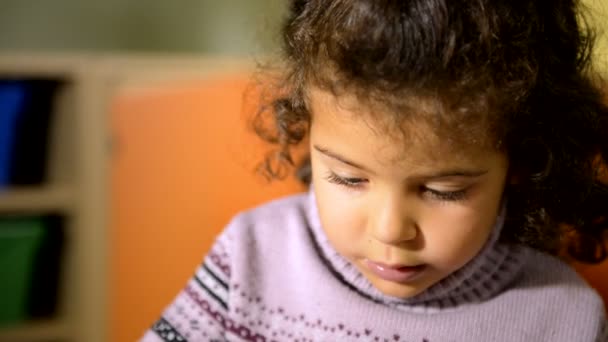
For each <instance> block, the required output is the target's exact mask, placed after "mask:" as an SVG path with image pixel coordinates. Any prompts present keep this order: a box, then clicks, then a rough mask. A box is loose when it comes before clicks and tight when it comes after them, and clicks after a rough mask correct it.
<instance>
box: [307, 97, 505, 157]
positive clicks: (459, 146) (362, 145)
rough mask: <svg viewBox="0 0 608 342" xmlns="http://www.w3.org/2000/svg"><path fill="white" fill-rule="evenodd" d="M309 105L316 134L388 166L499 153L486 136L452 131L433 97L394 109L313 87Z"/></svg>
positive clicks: (324, 142)
mask: <svg viewBox="0 0 608 342" xmlns="http://www.w3.org/2000/svg"><path fill="white" fill-rule="evenodd" d="M308 105H309V108H310V110H311V115H312V126H311V139H313V140H321V141H317V142H319V143H322V144H328V145H331V146H333V147H334V148H336V149H340V150H341V151H348V153H350V154H354V155H356V157H357V158H359V159H360V160H362V159H368V160H369V159H370V156H371V158H373V159H374V161H375V162H376V163H378V164H388V165H397V164H400V163H407V164H408V165H412V164H420V165H421V166H422V165H434V164H436V163H440V164H462V163H471V162H476V161H480V160H481V159H484V158H485V157H487V155H488V152H490V154H493V153H496V152H495V151H494V150H491V149H488V148H487V145H486V144H485V143H484V141H483V139H482V138H481V137H480V138H477V139H476V138H475V137H468V138H467V139H464V140H463V139H460V134H450V133H451V132H454V133H455V130H450V129H446V128H445V127H441V125H442V124H441V123H438V121H439V120H435V118H434V115H436V111H437V104H436V103H433V102H431V101H423V100H420V99H417V100H415V101H410V102H409V105H408V106H404V107H403V110H404V112H402V113H388V109H387V108H386V107H384V108H383V107H382V106H379V105H370V104H369V103H361V102H360V101H358V100H357V99H356V98H354V97H349V96H348V95H343V96H340V97H336V96H334V95H332V94H331V93H329V92H327V91H322V90H319V89H311V91H310V92H309V94H308ZM399 114H401V115H399ZM471 133H472V134H473V132H471ZM363 154H365V156H364V155H363Z"/></svg>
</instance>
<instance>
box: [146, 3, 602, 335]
mask: <svg viewBox="0 0 608 342" xmlns="http://www.w3.org/2000/svg"><path fill="white" fill-rule="evenodd" d="M580 18H581V17H579V14H578V12H577V10H576V1H575V0H552V1H512V0H511V1H491V0H473V1H471V0H449V1H448V0H409V1H397V0H348V1H347V0H309V1H306V0H294V1H292V2H291V6H290V14H289V17H288V20H287V22H286V23H285V26H284V31H283V34H284V43H285V44H284V46H285V48H284V53H285V62H286V65H285V68H284V69H283V70H285V74H284V79H283V80H284V83H283V88H281V90H280V91H279V92H277V93H276V94H278V95H277V97H276V98H275V99H274V102H273V106H272V107H271V110H270V111H269V112H270V113H271V114H272V118H273V120H274V124H273V125H272V126H271V127H274V128H273V129H270V130H269V128H268V127H269V126H268V125H267V121H264V120H263V114H264V113H262V114H260V115H262V116H259V117H258V118H259V119H260V120H259V121H258V128H259V133H260V134H261V135H262V137H264V138H266V139H267V140H268V141H270V142H273V143H275V144H276V146H277V150H276V153H274V154H273V155H272V156H271V157H272V158H269V159H268V160H266V164H265V165H267V167H266V169H265V170H266V171H267V172H268V174H269V175H271V176H272V175H274V176H276V175H277V174H279V173H281V170H282V169H281V168H282V167H283V166H284V165H286V164H297V163H299V160H298V158H297V156H298V151H300V147H301V146H307V147H308V148H307V149H306V150H307V152H308V153H307V154H306V155H305V156H303V158H302V163H301V164H300V165H301V168H300V175H301V176H303V178H304V179H307V178H309V179H311V180H312V182H311V186H310V188H311V190H310V192H309V193H307V194H302V195H296V196H292V197H288V198H284V199H280V200H277V201H274V202H272V203H269V204H267V205H264V206H261V207H258V208H256V209H253V210H250V211H247V212H245V213H242V214H240V215H238V216H237V217H236V218H234V220H233V221H232V222H231V223H230V224H229V225H228V227H227V228H226V229H225V231H224V232H223V233H222V234H221V235H220V236H219V238H218V239H217V242H216V243H215V245H214V246H213V247H212V249H211V251H210V252H209V254H208V256H207V257H206V258H205V260H204V262H203V263H202V264H201V265H200V267H198V268H197V270H196V273H195V275H194V277H193V278H192V280H191V281H189V282H188V284H187V285H186V287H185V289H184V290H183V291H182V292H181V293H180V294H179V295H178V296H177V298H176V299H175V301H174V302H173V304H171V305H170V306H169V307H168V308H167V309H166V311H165V312H164V313H163V315H162V318H160V320H159V321H158V322H156V323H155V324H154V325H153V326H152V328H151V329H150V330H149V331H148V332H147V333H146V334H145V336H144V338H143V340H144V341H220V340H221V341H224V340H231V341H412V342H423V341H426V342H442V341H484V342H485V341H551V342H560V341H563V342H573V341H608V329H607V328H606V320H605V315H604V307H603V304H602V301H601V299H600V297H599V296H598V295H597V294H596V293H595V292H594V291H593V290H592V289H590V288H589V287H588V286H587V285H586V283H585V282H584V281H583V280H582V279H581V278H580V277H579V276H577V274H576V273H575V271H573V270H572V269H571V268H570V267H569V266H568V265H567V264H566V263H565V262H564V261H561V260H560V258H561V259H568V260H578V261H586V262H597V261H601V260H602V259H604V258H605V255H606V249H605V245H604V236H605V235H604V234H605V232H606V231H607V230H608V222H607V218H608V206H607V203H608V187H607V186H606V185H605V184H602V183H601V182H600V180H599V178H600V170H601V168H602V165H605V162H606V161H608V108H607V107H606V105H604V104H602V99H601V93H600V90H599V88H598V87H597V84H599V83H597V82H596V81H597V80H596V79H594V78H593V77H595V76H593V74H592V72H591V67H590V61H589V56H590V54H591V42H592V39H591V36H590V35H589V32H588V31H587V30H586V28H585V26H584V25H581V24H580V22H581V21H580V20H579V21H578V22H577V19H580ZM269 112H268V111H267V112H266V113H269ZM277 161H278V162H279V163H278V164H277ZM558 257H560V258H558Z"/></svg>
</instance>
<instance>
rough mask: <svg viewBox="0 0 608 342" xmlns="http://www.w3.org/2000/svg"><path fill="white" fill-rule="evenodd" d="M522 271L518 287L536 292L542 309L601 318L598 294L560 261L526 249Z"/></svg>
mask: <svg viewBox="0 0 608 342" xmlns="http://www.w3.org/2000/svg"><path fill="white" fill-rule="evenodd" d="M522 271H523V272H522V273H521V278H520V281H519V282H518V285H519V286H518V288H520V289H524V290H526V289H527V290H529V291H528V292H530V293H534V294H535V295H540V296H541V297H540V298H542V299H543V300H542V303H543V305H542V310H549V311H553V310H555V311H553V312H559V313H562V314H563V315H574V316H579V315H583V316H587V317H589V318H590V319H593V317H596V318H597V319H598V320H603V319H605V309H604V302H603V300H602V297H601V296H600V295H599V294H598V293H597V291H596V290H595V289H593V288H592V287H591V286H590V285H589V284H588V283H587V282H586V281H585V280H584V279H583V277H582V276H581V275H579V274H578V273H577V272H576V270H575V269H574V268H573V267H571V266H570V265H568V264H567V263H565V262H564V261H562V260H560V259H558V258H557V257H554V256H552V255H549V254H546V253H542V252H539V251H536V250H530V253H529V259H528V262H527V263H526V264H525V266H524V269H523V270H522ZM564 318H566V317H564Z"/></svg>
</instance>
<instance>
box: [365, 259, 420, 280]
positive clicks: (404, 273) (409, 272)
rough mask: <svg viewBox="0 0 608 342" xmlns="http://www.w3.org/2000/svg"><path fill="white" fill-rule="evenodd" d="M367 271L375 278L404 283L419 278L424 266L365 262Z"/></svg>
mask: <svg viewBox="0 0 608 342" xmlns="http://www.w3.org/2000/svg"><path fill="white" fill-rule="evenodd" d="M364 263H365V265H366V266H367V269H368V270H369V271H370V272H372V273H373V274H375V275H376V276H377V277H379V278H382V279H384V280H388V281H391V282H396V283H406V282H408V281H410V280H413V279H414V278H416V277H417V276H419V275H420V274H421V273H422V272H423V271H424V270H425V269H426V265H424V264H420V265H413V266H408V265H387V264H384V263H381V262H376V261H371V260H365V262H364Z"/></svg>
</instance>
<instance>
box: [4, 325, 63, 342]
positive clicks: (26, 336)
mask: <svg viewBox="0 0 608 342" xmlns="http://www.w3.org/2000/svg"><path fill="white" fill-rule="evenodd" d="M71 339H72V333H71V332H70V331H69V329H68V327H67V326H66V324H65V323H63V322H62V321H60V320H42V321H31V322H24V323H20V324H17V325H14V326H6V327H4V326H0V341H7V342H9V341H10V342H22V341H27V342H38V341H40V342H47V341H69V340H71Z"/></svg>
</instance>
